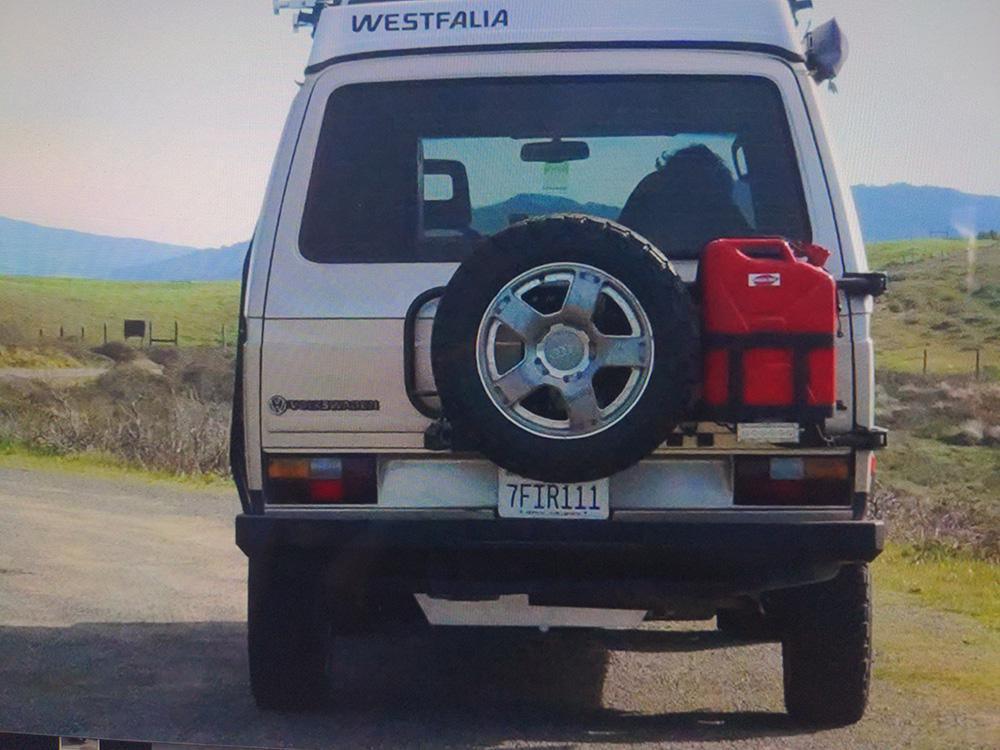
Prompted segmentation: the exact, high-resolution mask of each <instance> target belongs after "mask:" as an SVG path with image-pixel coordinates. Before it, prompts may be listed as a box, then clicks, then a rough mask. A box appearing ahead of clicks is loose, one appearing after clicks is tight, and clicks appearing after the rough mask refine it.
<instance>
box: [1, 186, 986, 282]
mask: <svg viewBox="0 0 1000 750" xmlns="http://www.w3.org/2000/svg"><path fill="white" fill-rule="evenodd" d="M852 190H853V193H854V201H855V203H856V204H857V207H858V214H859V216H860V219H861V228H862V232H863V234H864V237H865V240H866V241H868V242H882V241H885V240H896V239H910V238H916V237H928V236H931V235H935V234H939V233H944V232H947V233H948V234H949V235H950V236H953V237H959V236H962V234H963V233H968V232H971V233H975V232H980V231H984V230H990V229H1000V197H998V196H990V195H970V194H968V193H962V192H959V191H958V190H951V189H948V188H939V187H930V186H916V185H907V184H905V183H897V184H894V185H882V186H873V185H858V186H856V187H854V188H853V189H852ZM562 212H579V213H588V214H592V215H594V216H601V217H604V218H609V219H615V218H617V217H618V214H619V209H618V208H616V207H614V206H609V205H605V204H603V203H584V204H581V203H577V202H576V201H574V200H572V199H570V198H566V197H564V196H559V195H547V194H535V193H523V194H521V195H516V196H514V197H513V198H509V199H508V200H505V201H503V202H502V203H495V204H493V205H490V206H483V207H481V208H476V209H473V211H472V215H473V220H472V223H473V226H474V227H475V228H476V229H478V230H479V231H480V232H481V233H483V234H492V233H493V232H498V231H500V230H501V229H503V228H504V227H506V226H507V225H508V224H509V223H510V221H511V219H512V218H514V217H517V216H519V215H523V214H529V215H536V214H547V213H562ZM246 249H247V243H246V242H242V243H239V244H236V245H230V246H228V247H222V248H215V249H207V250H206V249H201V250H200V249H198V248H194V247H186V246H184V245H168V244H164V243H161V242H150V241H149V240H140V239H128V238H122V237H104V236H101V235H96V234H86V233H84V232H75V231H72V230H69V229H53V228H50V227H43V226H38V225H37V224H30V223H28V222H25V221H16V220H14V219H5V218H3V217H0V275H19V276H76V277H81V278H92V279H128V280H150V281H209V280H223V279H238V278H239V277H240V271H241V269H242V264H243V257H244V255H245V253H246Z"/></svg>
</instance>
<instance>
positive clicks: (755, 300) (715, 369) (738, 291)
mask: <svg viewBox="0 0 1000 750" xmlns="http://www.w3.org/2000/svg"><path fill="white" fill-rule="evenodd" d="M797 253H798V254H801V255H804V256H805V257H804V258H800V257H797ZM829 257H830V253H829V252H828V251H827V250H824V249H823V248H821V247H819V246H817V245H802V246H798V245H796V246H793V245H791V244H790V243H789V242H787V241H785V240H783V239H777V238H754V239H720V240H715V241H714V242H711V243H709V245H708V246H707V247H706V248H705V251H704V253H703V255H702V258H701V264H700V266H699V269H698V276H699V282H698V283H699V287H700V292H701V304H702V308H701V309H702V332H703V342H702V343H703V347H704V357H705V359H704V380H703V396H702V397H703V402H704V406H705V410H706V412H707V413H706V417H710V418H712V419H716V420H718V421H725V422H748V421H754V420H770V421H783V422H785V421H787V422H800V423H810V422H811V423H816V422H821V421H822V420H823V419H824V418H826V417H830V416H833V411H834V406H835V405H836V372H835V365H834V350H833V344H834V338H835V336H836V332H837V284H836V281H835V280H834V279H833V277H832V276H830V274H829V273H827V272H826V271H824V270H823V268H822V266H823V264H824V263H825V262H826V261H827V259H828V258H829Z"/></svg>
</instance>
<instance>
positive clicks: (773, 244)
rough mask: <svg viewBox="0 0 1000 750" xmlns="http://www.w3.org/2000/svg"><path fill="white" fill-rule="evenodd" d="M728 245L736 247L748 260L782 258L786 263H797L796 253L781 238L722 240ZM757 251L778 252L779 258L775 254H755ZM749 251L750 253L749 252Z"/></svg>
mask: <svg viewBox="0 0 1000 750" xmlns="http://www.w3.org/2000/svg"><path fill="white" fill-rule="evenodd" d="M722 242H725V243H727V244H731V245H735V246H736V250H737V251H738V252H740V253H741V254H742V255H745V256H746V257H748V258H760V257H770V258H774V257H780V258H781V259H782V260H784V261H785V262H786V263H795V262H796V260H795V251H794V250H792V246H791V245H789V244H788V241H787V240H785V239H783V238H781V237H748V238H746V239H733V240H722ZM755 250H777V251H778V253H777V256H775V255H773V254H764V253H755V252H754V251H755ZM748 251H749V252H748Z"/></svg>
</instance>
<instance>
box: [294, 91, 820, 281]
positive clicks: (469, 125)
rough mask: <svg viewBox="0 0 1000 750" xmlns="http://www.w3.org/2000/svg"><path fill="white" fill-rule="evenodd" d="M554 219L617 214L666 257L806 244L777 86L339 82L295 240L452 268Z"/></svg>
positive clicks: (312, 254) (356, 257) (333, 254)
mask: <svg viewBox="0 0 1000 750" xmlns="http://www.w3.org/2000/svg"><path fill="white" fill-rule="evenodd" d="M564 212H580V213H587V214H591V215H595V216H600V217H606V218H610V219H615V220H617V221H621V222H622V223H623V224H625V225H626V226H629V227H630V228H632V229H634V230H635V231H637V232H639V233H640V234H643V235H645V236H646V237H647V238H648V239H649V240H651V241H652V242H653V243H654V244H656V245H657V246H658V247H659V248H660V249H661V250H663V251H664V252H665V253H666V254H667V255H668V256H670V257H673V258H678V259H681V258H697V257H698V255H699V253H700V252H701V249H702V248H703V247H704V245H705V244H706V243H707V242H709V241H710V240H712V239H715V238H716V237H722V236H772V235H781V236H784V237H787V238H789V239H793V240H809V224H808V219H807V216H806V208H805V203H804V199H803V193H802V184H801V179H800V177H799V174H798V168H797V163H796V159H795V153H794V150H793V148H792V144H791V138H790V135H789V130H788V122H787V119H786V116H785V112H784V107H783V104H782V101H781V96H780V94H779V92H778V90H777V88H776V87H775V86H774V84H773V83H771V82H770V81H767V80H765V79H762V78H754V77H747V76H727V77H715V76H652V77H643V78H635V77H631V78H628V79H621V78H614V77H599V78H588V79H579V78H552V79H485V80H484V79H474V80H465V81H443V82H410V83H379V84H359V85H352V86H347V87H344V88H341V89H338V90H337V91H335V92H334V94H333V95H332V96H331V97H330V99H329V102H328V104H327V107H326V113H325V117H324V123H323V128H322V131H321V134H320V139H319V145H318V148H317V153H316V157H315V163H314V166H313V172H312V176H311V179H310V184H309V191H308V195H307V197H306V206H305V213H304V216H303V220H302V228H301V233H300V237H299V244H300V249H301V251H302V253H303V255H305V257H307V258H309V259H310V260H314V261H318V262H324V263H363V262H418V261H461V260H462V259H463V258H464V257H465V255H466V254H467V253H469V252H470V251H471V250H472V248H473V247H474V246H475V244H476V242H477V241H478V240H479V239H480V238H481V237H483V236H486V235H490V234H492V233H495V232H497V231H499V230H501V229H503V228H504V227H505V226H508V225H509V224H511V223H513V222H516V221H519V220H521V219H524V218H527V217H530V216H540V215H546V214H552V213H564Z"/></svg>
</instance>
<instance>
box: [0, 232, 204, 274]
mask: <svg viewBox="0 0 1000 750" xmlns="http://www.w3.org/2000/svg"><path fill="white" fill-rule="evenodd" d="M193 249H194V248H191V247H185V246H183V245H167V244H164V243H162V242H150V241H149V240H138V239H126V238H123V237H104V236H102V235H97V234H86V233H84V232H75V231H73V230H70V229H53V228H51V227H43V226H38V225H37V224H29V223H28V222H26V221H16V220H14V219H5V218H3V217H0V274H9V275H17V276H80V277H83V278H92V279H106V278H109V277H110V275H111V274H112V273H113V272H114V271H116V270H118V269H121V268H126V267H128V266H134V265H141V264H144V263H156V262H159V261H164V260H168V259H170V258H176V257H178V256H181V255H185V254H187V253H190V252H191V251H192V250H193Z"/></svg>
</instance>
